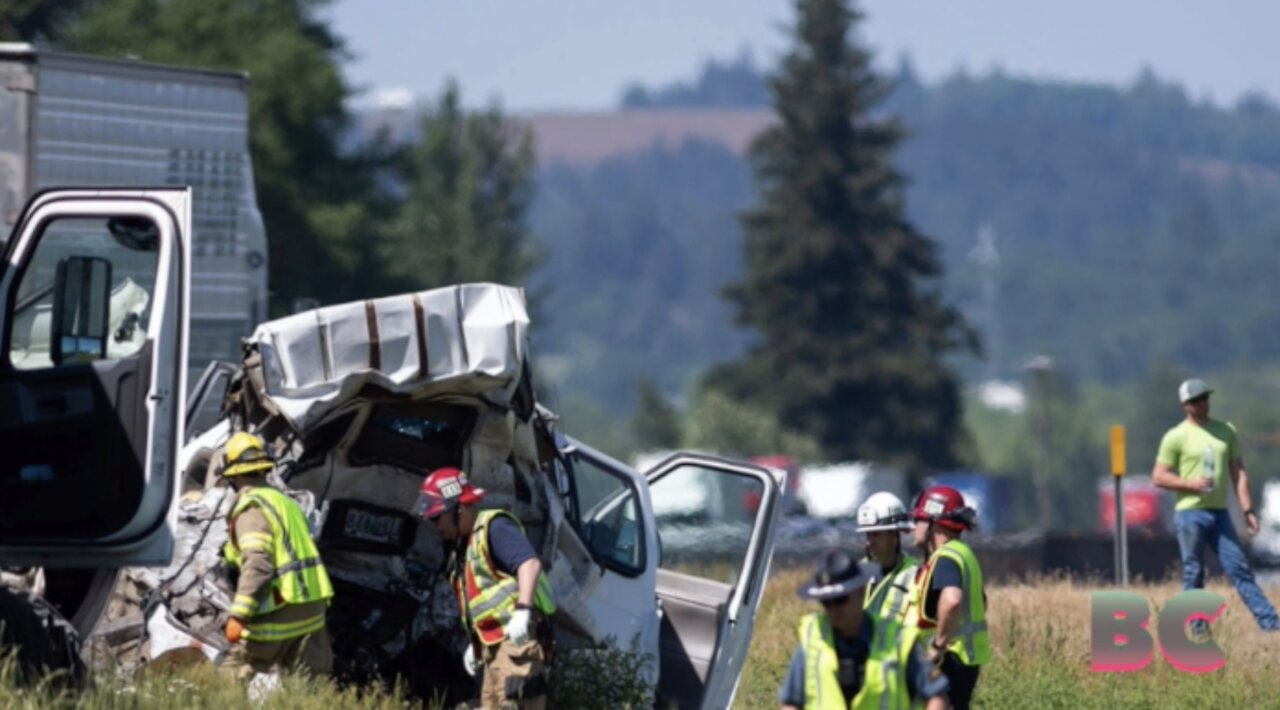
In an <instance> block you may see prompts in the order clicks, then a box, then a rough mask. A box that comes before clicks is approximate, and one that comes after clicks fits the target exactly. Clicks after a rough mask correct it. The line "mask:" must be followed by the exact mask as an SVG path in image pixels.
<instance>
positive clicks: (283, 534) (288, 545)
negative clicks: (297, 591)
mask: <svg viewBox="0 0 1280 710" xmlns="http://www.w3.org/2000/svg"><path fill="white" fill-rule="evenodd" d="M246 493H247V494H248V495H249V496H250V498H251V499H254V500H257V501H258V505H259V506H260V507H261V508H262V510H263V512H265V513H266V514H267V517H269V518H271V519H272V520H273V521H274V522H275V525H274V526H273V527H275V529H276V530H279V531H280V541H281V542H282V543H284V553H285V555H287V556H288V557H289V562H288V563H287V564H285V565H284V571H283V572H282V571H281V568H280V567H277V568H276V576H277V577H279V576H281V575H283V574H285V573H286V572H287V571H288V568H290V567H292V566H293V565H295V564H297V563H298V555H297V553H295V552H294V551H293V540H292V539H291V536H290V535H289V527H288V526H287V525H285V524H284V520H282V519H281V517H280V514H279V513H278V512H276V509H275V507H274V506H273V505H271V503H270V502H269V501H267V500H266V499H265V498H263V497H261V496H259V495H255V494H257V491H256V490H254V489H252V488H251V489H249V490H248V491H246ZM298 586H299V587H301V589H302V596H303V597H304V598H305V597H307V596H308V595H307V580H306V578H305V577H303V576H302V575H298Z"/></svg>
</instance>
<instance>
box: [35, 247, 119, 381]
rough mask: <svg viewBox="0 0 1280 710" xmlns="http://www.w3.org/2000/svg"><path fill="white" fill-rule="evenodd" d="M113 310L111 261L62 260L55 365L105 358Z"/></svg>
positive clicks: (52, 347)
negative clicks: (111, 311)
mask: <svg viewBox="0 0 1280 710" xmlns="http://www.w3.org/2000/svg"><path fill="white" fill-rule="evenodd" d="M110 308H111V262H110V261H107V260H106V259H103V258H102V257H98V256H69V257H67V258H65V259H63V260H61V261H59V262H58V272H57V275H56V276H55V277H54V282H53V313H52V316H53V328H52V331H53V332H52V333H50V338H49V359H50V360H52V361H53V364H54V365H61V364H62V363H63V362H71V363H76V362H89V361H92V360H101V359H103V358H105V357H106V356H107V336H108V330H109V329H110V317H109V316H110Z"/></svg>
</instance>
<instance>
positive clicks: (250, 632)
mask: <svg viewBox="0 0 1280 710" xmlns="http://www.w3.org/2000/svg"><path fill="white" fill-rule="evenodd" d="M323 629H324V614H317V615H316V616H313V617H311V618H309V619H303V620H301V621H291V622H288V623H265V624H263V623H257V624H254V623H250V624H249V628H248V629H247V630H246V631H245V638H250V639H253V640H254V641H257V642H259V643H272V642H276V641H288V640H289V639H294V638H297V637H299V636H305V635H307V634H311V633H315V632H317V631H321V630H323Z"/></svg>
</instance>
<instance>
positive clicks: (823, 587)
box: [778, 550, 947, 710]
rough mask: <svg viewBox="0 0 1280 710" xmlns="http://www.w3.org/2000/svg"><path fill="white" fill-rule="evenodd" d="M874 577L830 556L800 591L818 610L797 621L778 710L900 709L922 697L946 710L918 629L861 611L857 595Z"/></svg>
mask: <svg viewBox="0 0 1280 710" xmlns="http://www.w3.org/2000/svg"><path fill="white" fill-rule="evenodd" d="M878 574H880V570H879V569H878V565H877V564H876V563H874V562H870V561H865V562H861V563H859V562H857V561H856V560H854V558H853V556H851V555H849V554H848V553H847V552H844V551H843V550H831V551H830V552H828V553H827V554H826V557H825V558H824V559H823V561H822V564H820V565H819V566H818V569H817V571H816V572H815V573H814V575H813V579H812V581H810V582H808V583H806V584H804V585H802V586H801V587H800V589H799V591H798V593H799V595H800V597H801V598H803V599H812V600H814V601H817V602H821V603H822V611H817V612H814V613H812V614H808V615H806V616H805V617H804V618H803V619H801V620H800V629H799V636H800V645H799V647H798V648H796V652H795V655H794V656H792V658H791V667H790V669H789V670H788V671H787V677H786V679H785V680H784V681H783V685H782V689H781V690H780V691H779V692H778V701H779V702H780V703H781V705H782V708H783V710H794V709H797V708H803V709H804V710H861V709H862V708H902V709H903V710H905V708H908V707H911V706H912V704H913V702H915V703H921V702H923V701H925V700H926V699H927V701H928V708H929V709H930V710H936V709H937V708H945V707H946V692H947V679H946V677H945V676H943V675H942V674H941V673H936V672H934V671H933V667H932V666H931V665H930V664H929V660H928V658H927V657H926V655H925V653H924V649H923V647H922V646H921V645H920V643H919V633H920V632H919V629H918V628H916V627H914V626H906V625H904V624H903V623H902V620H901V619H898V618H893V617H888V618H882V617H879V616H877V615H876V614H874V613H873V612H870V611H867V610H865V609H864V608H863V603H862V601H863V598H864V591H863V590H864V589H865V587H866V586H867V583H868V582H869V581H870V580H871V579H872V578H874V577H875V576H876V575H878Z"/></svg>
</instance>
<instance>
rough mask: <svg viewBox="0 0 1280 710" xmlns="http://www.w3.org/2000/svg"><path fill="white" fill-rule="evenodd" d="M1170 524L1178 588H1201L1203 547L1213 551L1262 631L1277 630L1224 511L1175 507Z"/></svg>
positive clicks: (1273, 613) (1279, 623) (1278, 626)
mask: <svg viewBox="0 0 1280 710" xmlns="http://www.w3.org/2000/svg"><path fill="white" fill-rule="evenodd" d="M1173 527H1174V530H1175V531H1176V532H1177V534H1178V550H1179V552H1180V553H1181V555H1182V588H1183V589H1202V588H1203V587H1204V562H1203V559H1204V548H1205V545H1209V546H1211V547H1213V552H1214V554H1215V555H1217V556H1218V562H1221V563H1222V569H1223V570H1224V571H1225V572H1226V573H1227V578H1228V579H1230V580H1231V583H1232V584H1234V585H1235V587H1236V592H1238V593H1239V594H1240V599H1241V600H1242V601H1244V604H1245V606H1247V607H1249V611H1251V612H1253V618H1255V619H1257V621H1258V626H1259V627H1261V628H1262V629H1265V630H1276V629H1280V619H1278V618H1277V617H1276V609H1275V607H1273V606H1271V602H1269V601H1267V597H1266V596H1265V595H1263V593H1262V590H1261V589H1259V588H1258V583H1257V582H1256V581H1254V579H1253V570H1251V569H1249V559H1248V558H1247V557H1245V554H1244V549H1243V548H1242V547H1240V538H1238V537H1236V529H1235V527H1234V526H1233V525H1232V524H1231V516H1230V514H1228V513H1227V511H1225V510H1179V511H1178V512H1177V513H1174V516H1173Z"/></svg>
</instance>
